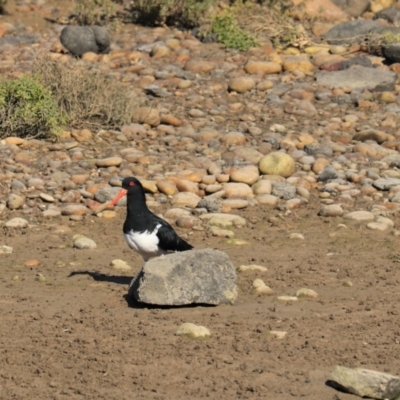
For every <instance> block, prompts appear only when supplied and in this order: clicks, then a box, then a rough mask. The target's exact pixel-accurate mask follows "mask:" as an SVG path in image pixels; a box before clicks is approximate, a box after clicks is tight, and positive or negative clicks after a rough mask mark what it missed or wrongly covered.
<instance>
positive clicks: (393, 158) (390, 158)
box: [381, 153, 400, 165]
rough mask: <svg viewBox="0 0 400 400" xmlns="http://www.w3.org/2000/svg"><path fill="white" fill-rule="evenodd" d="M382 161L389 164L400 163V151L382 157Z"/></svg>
mask: <svg viewBox="0 0 400 400" xmlns="http://www.w3.org/2000/svg"><path fill="white" fill-rule="evenodd" d="M381 162H385V163H388V164H389V165H390V164H392V163H396V164H400V154H399V153H394V154H389V155H387V156H385V157H383V158H381Z"/></svg>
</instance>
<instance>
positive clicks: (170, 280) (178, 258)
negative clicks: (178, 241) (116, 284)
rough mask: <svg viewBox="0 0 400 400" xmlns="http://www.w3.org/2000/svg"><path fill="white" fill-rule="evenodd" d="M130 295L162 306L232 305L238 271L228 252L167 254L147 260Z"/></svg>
mask: <svg viewBox="0 0 400 400" xmlns="http://www.w3.org/2000/svg"><path fill="white" fill-rule="evenodd" d="M129 295H130V296H133V297H134V299H135V300H136V301H138V302H141V303H146V304H154V305H159V306H162V305H168V306H182V305H188V304H211V305H217V304H233V303H234V301H235V300H236V298H237V286H236V270H235V268H234V266H233V265H232V262H231V261H230V259H229V257H228V255H227V254H225V253H223V252H222V251H218V250H212V249H203V250H189V251H185V252H181V253H172V254H167V255H165V256H161V257H157V258H154V259H151V260H149V261H147V262H146V263H145V265H144V266H143V269H142V271H141V272H140V274H139V275H138V276H137V277H136V278H134V279H133V281H132V283H131V287H130V291H129Z"/></svg>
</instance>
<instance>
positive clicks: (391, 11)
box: [373, 7, 400, 26]
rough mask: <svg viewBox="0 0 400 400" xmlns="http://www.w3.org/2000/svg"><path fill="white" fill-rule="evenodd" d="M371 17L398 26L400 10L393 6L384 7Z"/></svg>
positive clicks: (399, 23)
mask: <svg viewBox="0 0 400 400" xmlns="http://www.w3.org/2000/svg"><path fill="white" fill-rule="evenodd" d="M373 19H384V20H386V21H388V22H389V23H391V24H393V25H396V26H399V25H400V10H399V9H397V8H395V7H388V8H384V9H383V10H381V11H378V12H377V13H376V14H375V15H374V18H373Z"/></svg>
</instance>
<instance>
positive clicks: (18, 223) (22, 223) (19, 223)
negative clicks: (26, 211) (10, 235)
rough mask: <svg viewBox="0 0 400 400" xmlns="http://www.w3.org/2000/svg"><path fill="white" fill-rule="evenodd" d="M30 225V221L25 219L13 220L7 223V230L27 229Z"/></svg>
mask: <svg viewBox="0 0 400 400" xmlns="http://www.w3.org/2000/svg"><path fill="white" fill-rule="evenodd" d="M28 225H29V223H28V221H27V220H26V219H24V218H19V217H15V218H11V219H10V220H9V221H7V222H6V227H7V228H26V227H27V226H28Z"/></svg>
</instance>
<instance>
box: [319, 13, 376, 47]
mask: <svg viewBox="0 0 400 400" xmlns="http://www.w3.org/2000/svg"><path fill="white" fill-rule="evenodd" d="M381 28H382V26H381V25H380V24H379V23H378V21H371V20H366V19H358V20H355V21H347V22H343V23H341V24H338V25H335V26H334V27H333V28H331V29H329V31H328V32H327V33H326V34H325V40H327V41H328V43H329V44H352V43H360V42H362V41H363V39H364V38H365V37H366V36H367V35H368V34H369V33H370V32H372V31H378V30H380V29H381Z"/></svg>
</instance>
